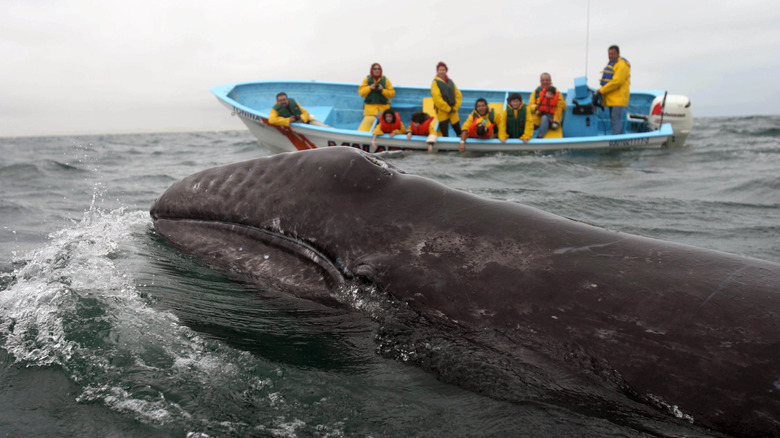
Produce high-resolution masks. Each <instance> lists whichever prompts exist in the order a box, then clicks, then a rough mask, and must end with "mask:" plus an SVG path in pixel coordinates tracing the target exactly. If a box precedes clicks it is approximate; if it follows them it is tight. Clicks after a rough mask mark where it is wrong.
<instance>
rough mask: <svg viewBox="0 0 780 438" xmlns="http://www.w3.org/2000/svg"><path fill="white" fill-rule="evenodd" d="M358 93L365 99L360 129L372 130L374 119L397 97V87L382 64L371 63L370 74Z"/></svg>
mask: <svg viewBox="0 0 780 438" xmlns="http://www.w3.org/2000/svg"><path fill="white" fill-rule="evenodd" d="M358 94H359V95H360V97H362V98H363V99H364V101H363V121H362V122H360V126H359V127H358V131H370V130H371V125H373V124H374V120H376V118H377V117H378V116H379V115H380V114H382V112H384V111H385V110H386V109H388V108H390V103H391V101H392V100H393V97H395V89H394V88H393V84H392V83H391V82H390V79H388V78H387V76H385V75H383V74H382V66H381V65H379V63H378V62H375V63H373V64H371V71H370V72H369V75H368V76H366V77H365V79H363V82H362V83H361V84H360V86H359V87H358Z"/></svg>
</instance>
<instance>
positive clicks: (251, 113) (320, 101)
mask: <svg viewBox="0 0 780 438" xmlns="http://www.w3.org/2000/svg"><path fill="white" fill-rule="evenodd" d="M396 90H397V94H396V96H397V97H396V99H394V100H393V106H394V108H400V112H401V116H402V119H404V120H406V119H408V118H409V117H404V116H405V115H407V114H405V113H408V116H410V115H411V112H413V111H419V110H422V105H417V104H416V103H415V102H422V100H423V98H424V97H426V96H429V95H430V90H429V89H426V88H420V87H396ZM278 91H286V92H287V94H288V95H290V96H294V97H295V98H296V99H297V100H298V102H299V103H300V104H301V105H303V106H304V108H307V109H308V110H309V112H310V113H311V114H312V115H313V116H314V117H315V118H316V119H318V120H320V121H322V122H324V123H326V124H329V125H332V126H325V127H321V126H315V125H310V124H304V123H293V124H291V125H290V127H284V126H276V125H271V124H270V123H269V121H268V117H269V115H270V108H271V106H272V104H273V102H274V99H275V94H276V93H277V92H278ZM212 92H213V93H214V94H215V95H216V96H217V98H218V99H219V101H220V102H221V103H222V104H223V105H225V106H226V107H227V108H229V109H230V110H231V113H232V114H233V115H235V116H236V117H238V118H239V119H241V121H242V122H243V123H244V124H245V125H246V126H247V128H248V129H249V131H250V132H251V133H252V134H253V135H254V136H255V137H256V138H257V140H258V141H259V142H260V143H261V144H262V145H263V146H265V147H266V148H267V149H269V150H270V151H272V152H274V153H282V152H292V151H296V150H306V149H316V148H325V147H330V146H349V147H354V148H358V149H361V150H364V151H366V152H384V151H427V150H428V147H429V145H428V143H427V142H426V140H427V137H425V136H413V137H412V138H411V139H408V138H407V136H406V135H397V136H395V137H393V138H390V137H389V136H388V135H382V136H379V137H378V139H377V147H376V149H375V150H372V149H371V140H372V134H371V133H370V132H363V131H357V130H356V129H354V128H356V127H357V125H358V124H359V123H358V121H359V120H360V119H362V101H361V100H360V99H359V96H358V95H357V85H356V84H341V83H320V82H314V81H288V82H280V81H279V82H272V81H263V82H250V83H239V84H227V85H221V86H217V87H214V88H212ZM463 92H464V106H465V105H466V103H467V102H468V101H469V99H472V100H475V99H476V97H475V96H488V97H487V98H488V99H489V100H491V101H494V102H495V101H501V100H502V99H503V100H505V97H504V96H506V95H507V94H508V92H504V91H497V90H463ZM572 92H573V90H570V93H572ZM521 93H522V92H521ZM525 93H526V95H527V94H530V92H525ZM659 93H661V92H646V95H639V96H640V97H639V98H638V100H639V101H640V102H645V101H647V103H646V105H645V106H647V107H649V105H650V102H651V101H652V100H653V99H654V98H655V97H656V96H657V95H658V94H659ZM661 94H662V93H661ZM354 96H358V98H357V99H354V98H353V97H354ZM399 96H400V99H399ZM526 100H527V98H526ZM328 104H330V105H328ZM333 108H338V110H337V111H334V110H333ZM344 108H349V109H348V110H347V109H344ZM640 110H644V108H641V109H640ZM467 115H468V111H467V112H466V115H465V116H463V115H461V120H465V118H466V117H467ZM350 117H351V119H350ZM593 119H594V122H593V123H594V124H596V123H600V124H601V125H602V126H601V128H600V129H601V130H602V131H606V130H607V129H609V126H606V125H605V122H603V121H599V119H598V117H597V115H594V116H593ZM602 120H603V117H602ZM564 123H565V121H564ZM345 127H346V129H345ZM673 135H674V131H673V128H672V126H671V125H669V124H664V125H662V126H661V127H660V128H659V129H656V130H651V131H644V132H630V131H629V132H627V133H626V134H622V135H608V134H603V135H593V136H587V137H570V138H566V137H564V138H544V139H537V138H533V139H531V140H530V141H528V143H523V142H522V141H520V140H517V139H509V140H507V141H506V142H505V143H502V142H501V141H499V140H497V139H491V140H480V139H471V138H469V139H468V140H467V141H466V149H467V150H469V151H475V152H524V151H556V150H569V149H571V150H615V149H658V148H662V147H665V146H668V144H669V143H670V141H669V140H670V138H672V137H673ZM459 148H460V139H459V138H457V137H439V138H438V139H437V142H436V143H435V145H434V150H437V151H458V150H459Z"/></svg>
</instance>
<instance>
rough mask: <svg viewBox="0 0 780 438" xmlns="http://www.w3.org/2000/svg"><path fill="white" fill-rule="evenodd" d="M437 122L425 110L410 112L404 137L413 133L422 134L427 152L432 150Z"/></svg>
mask: <svg viewBox="0 0 780 438" xmlns="http://www.w3.org/2000/svg"><path fill="white" fill-rule="evenodd" d="M438 125H439V123H438V122H437V121H436V118H435V117H433V116H431V115H430V114H428V113H426V112H422V111H419V112H416V113H414V114H412V122H411V123H409V133H408V134H406V138H408V139H410V140H411V138H412V136H413V135H422V136H426V137H427V138H426V139H425V141H426V142H427V143H428V152H433V145H434V144H435V143H436V139H437V138H436V129H437V127H438Z"/></svg>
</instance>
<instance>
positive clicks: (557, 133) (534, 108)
mask: <svg viewBox="0 0 780 438" xmlns="http://www.w3.org/2000/svg"><path fill="white" fill-rule="evenodd" d="M549 87H553V84H552V76H550V73H547V72H544V73H542V74H541V75H540V76H539V86H538V87H537V88H536V90H534V92H533V93H531V97H530V98H529V99H528V108H529V109H530V110H531V114H532V115H533V122H534V128H539V127H540V126H541V123H542V115H541V113H540V112H539V111H538V106H539V102H540V101H541V100H542V99H543V98H544V97H545V96H546V94H547V88H549ZM553 88H555V87H553ZM556 91H557V90H556ZM554 100H555V102H554V106H555V110H554V111H553V113H552V120H553V121H554V122H555V123H556V124H557V125H558V126H560V124H561V121H562V120H563V112H564V111H566V99H564V98H563V96H562V95H561V93H560V91H557V93H556V94H555V96H554ZM545 131H546V132H545V133H544V134H543V137H544V138H561V137H563V130H562V129H547V130H545Z"/></svg>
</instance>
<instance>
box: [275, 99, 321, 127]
mask: <svg viewBox="0 0 780 438" xmlns="http://www.w3.org/2000/svg"><path fill="white" fill-rule="evenodd" d="M268 123H269V124H271V125H276V126H287V127H289V126H290V123H310V124H312V125H317V126H326V125H325V124H324V123H322V122H320V121H318V120H315V119H314V117H312V116H311V115H310V114H309V112H308V111H306V108H304V107H302V106H300V105H298V102H296V101H295V100H293V99H290V98H288V97H287V93H285V92H281V93H279V94H277V95H276V105H274V107H273V108H272V109H271V114H269V115H268Z"/></svg>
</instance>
